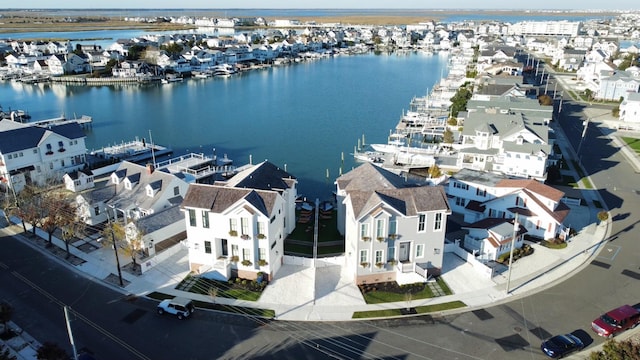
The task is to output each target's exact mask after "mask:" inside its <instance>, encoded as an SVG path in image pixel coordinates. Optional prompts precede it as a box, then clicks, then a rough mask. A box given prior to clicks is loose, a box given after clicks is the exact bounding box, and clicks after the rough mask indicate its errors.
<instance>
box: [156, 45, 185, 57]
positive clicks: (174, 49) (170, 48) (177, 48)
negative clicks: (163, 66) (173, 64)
mask: <svg viewBox="0 0 640 360" xmlns="http://www.w3.org/2000/svg"><path fill="white" fill-rule="evenodd" d="M160 50H164V51H166V52H168V53H169V54H171V55H177V54H180V53H182V50H183V47H182V46H181V45H180V44H177V43H170V44H168V45H162V46H160Z"/></svg>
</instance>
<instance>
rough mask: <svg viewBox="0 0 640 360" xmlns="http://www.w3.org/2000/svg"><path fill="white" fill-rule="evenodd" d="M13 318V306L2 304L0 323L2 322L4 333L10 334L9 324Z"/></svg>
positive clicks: (3, 302)
mask: <svg viewBox="0 0 640 360" xmlns="http://www.w3.org/2000/svg"><path fill="white" fill-rule="evenodd" d="M12 317H13V306H11V304H9V303H8V302H6V301H2V302H0V322H2V328H3V329H4V330H3V333H4V334H7V333H9V327H8V326H7V323H8V322H9V321H10V320H11V318H12Z"/></svg>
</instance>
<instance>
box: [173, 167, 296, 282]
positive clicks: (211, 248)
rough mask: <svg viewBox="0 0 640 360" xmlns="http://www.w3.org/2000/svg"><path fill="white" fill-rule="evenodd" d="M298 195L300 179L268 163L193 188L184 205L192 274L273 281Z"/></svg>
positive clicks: (192, 185)
mask: <svg viewBox="0 0 640 360" xmlns="http://www.w3.org/2000/svg"><path fill="white" fill-rule="evenodd" d="M296 197H297V180H296V179H295V178H294V177H293V176H291V175H290V174H289V173H287V172H286V171H284V170H282V169H280V168H278V167H276V166H275V165H273V164H272V163H269V162H266V161H265V162H262V163H260V164H257V165H254V166H251V167H249V168H248V169H246V170H244V171H241V172H240V173H238V174H236V175H235V176H234V177H232V178H231V179H229V180H228V181H226V182H216V183H215V184H214V185H205V184H191V185H190V186H189V190H188V191H187V195H186V196H185V199H184V201H183V202H182V205H181V207H182V209H183V210H184V217H185V221H186V227H187V237H188V242H189V266H190V268H191V270H192V271H195V272H198V273H200V274H201V275H202V276H205V277H209V278H213V279H218V280H227V279H229V278H233V277H241V278H248V279H255V278H256V277H257V276H258V273H259V272H262V273H264V274H266V275H268V276H269V277H272V276H273V275H274V274H275V273H276V272H277V271H278V269H280V266H281V265H282V262H283V256H284V239H285V238H286V237H287V236H288V235H289V234H290V233H291V232H292V231H293V229H294V227H295V199H296Z"/></svg>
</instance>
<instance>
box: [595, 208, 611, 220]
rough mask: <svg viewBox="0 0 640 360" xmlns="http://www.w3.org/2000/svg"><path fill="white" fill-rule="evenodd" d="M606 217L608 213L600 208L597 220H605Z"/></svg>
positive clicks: (607, 217)
mask: <svg viewBox="0 0 640 360" xmlns="http://www.w3.org/2000/svg"><path fill="white" fill-rule="evenodd" d="M607 219H609V213H608V212H606V211H604V210H602V211H600V212H598V220H600V221H607Z"/></svg>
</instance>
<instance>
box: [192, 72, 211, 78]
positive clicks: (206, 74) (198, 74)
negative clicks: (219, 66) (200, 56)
mask: <svg viewBox="0 0 640 360" xmlns="http://www.w3.org/2000/svg"><path fill="white" fill-rule="evenodd" d="M192 75H193V77H194V78H195V79H208V78H210V77H212V76H213V72H212V71H194V72H192Z"/></svg>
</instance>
